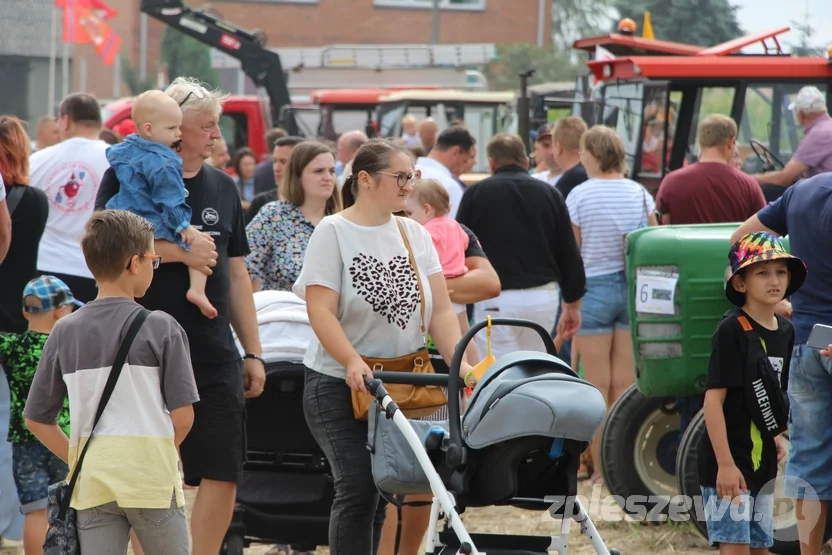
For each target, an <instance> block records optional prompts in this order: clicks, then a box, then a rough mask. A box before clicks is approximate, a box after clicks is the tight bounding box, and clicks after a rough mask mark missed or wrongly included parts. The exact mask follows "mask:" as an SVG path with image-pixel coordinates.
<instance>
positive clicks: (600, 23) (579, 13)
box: [552, 0, 617, 59]
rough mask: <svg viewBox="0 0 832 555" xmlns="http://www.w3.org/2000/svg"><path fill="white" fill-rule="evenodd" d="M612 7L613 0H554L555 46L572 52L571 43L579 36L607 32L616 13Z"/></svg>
mask: <svg viewBox="0 0 832 555" xmlns="http://www.w3.org/2000/svg"><path fill="white" fill-rule="evenodd" d="M612 7H613V0H556V1H555V2H554V4H553V6H552V41H553V42H554V44H555V47H556V48H558V49H560V50H561V51H563V52H569V53H570V54H572V44H573V43H574V42H575V41H576V40H578V39H579V38H582V37H591V36H595V35H600V34H604V33H607V32H608V30H609V27H610V24H611V22H612V21H613V20H614V19H615V17H616V15H617V14H616V13H615V10H613V9H612ZM573 59H574V57H573Z"/></svg>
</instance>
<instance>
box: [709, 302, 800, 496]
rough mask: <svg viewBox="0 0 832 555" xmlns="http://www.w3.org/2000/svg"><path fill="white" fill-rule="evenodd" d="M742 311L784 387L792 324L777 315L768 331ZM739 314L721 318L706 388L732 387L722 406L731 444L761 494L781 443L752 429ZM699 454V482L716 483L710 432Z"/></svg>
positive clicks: (772, 472)
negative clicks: (778, 444) (774, 322)
mask: <svg viewBox="0 0 832 555" xmlns="http://www.w3.org/2000/svg"><path fill="white" fill-rule="evenodd" d="M739 314H742V315H745V316H746V318H747V319H748V321H749V322H750V323H751V325H752V327H753V328H754V331H756V332H757V334H758V335H759V336H760V339H762V340H763V345H764V346H765V349H766V353H767V354H768V357H769V360H770V361H771V364H772V366H774V369H775V370H777V372H778V374H779V375H780V384H781V387H782V388H783V390H784V391H785V390H786V387H787V385H788V383H789V360H790V358H791V354H792V348H793V347H794V327H792V324H791V322H789V321H788V320H787V319H785V318H783V317H782V316H777V324H778V329H777V330H769V329H766V328H764V327H763V326H761V325H760V324H758V323H757V322H755V321H754V319H753V318H751V317H750V316H748V315H747V314H745V312H744V311H737V312H736V315H739ZM736 315H733V316H729V317H728V318H725V319H724V320H722V321H721V322H720V324H719V326H718V327H717V329H716V332H714V336H713V339H712V351H711V359H710V363H709V365H708V378H707V382H706V385H705V388H706V389H727V390H728V391H727V393H726V395H725V402H724V403H723V408H722V411H723V414H724V415H725V426H726V431H727V436H728V447H729V449H730V450H731V456H732V457H733V458H734V463H735V464H736V465H737V468H739V469H740V472H742V474H743V477H744V478H745V483H746V485H747V486H748V488H749V490H751V491H752V492H754V493H757V492H759V490H760V489H761V488H762V487H763V486H765V485H766V484H767V483H768V482H769V481H771V480H773V479H774V478H775V477H776V476H777V448H776V445H775V444H774V440H773V439H766V437H765V436H763V435H761V434H760V432H759V431H758V430H757V429H756V427H755V428H753V429H752V421H751V415H750V414H749V412H748V405H747V402H746V396H745V392H744V389H743V387H744V379H743V372H744V370H745V363H746V353H747V349H748V339H747V337H746V336H745V331H743V329H742V325H741V324H740V323H739V321H738V320H737V317H736ZM698 458H699V480H700V484H701V485H703V486H706V487H716V475H717V471H718V470H719V468H718V465H717V462H716V455H715V454H714V450H713V446H712V445H711V440H710V438H709V436H708V434H707V432H706V433H705V435H704V436H703V439H702V443H701V444H700V446H699V457H698ZM755 461H759V462H758V464H755Z"/></svg>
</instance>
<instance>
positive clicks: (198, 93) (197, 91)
mask: <svg viewBox="0 0 832 555" xmlns="http://www.w3.org/2000/svg"><path fill="white" fill-rule="evenodd" d="M191 95H193V96H194V97H195V98H198V99H199V100H202V99H203V98H205V89H203V88H202V87H194V88H192V89H191V92H189V93H188V96H186V97H185V98H183V99H182V102H180V103H179V107H180V108H181V107H182V106H183V105H184V104H185V103H186V102H187V101H188V99H189V98H191Z"/></svg>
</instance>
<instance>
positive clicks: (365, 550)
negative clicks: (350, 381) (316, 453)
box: [303, 368, 387, 555]
mask: <svg viewBox="0 0 832 555" xmlns="http://www.w3.org/2000/svg"><path fill="white" fill-rule="evenodd" d="M303 412H304V415H305V416H306V423H307V425H308V426H309V430H310V431H311V432H312V436H313V437H314V438H315V441H316V442H317V443H318V445H319V446H320V447H321V449H322V450H323V452H324V454H325V455H326V458H327V460H328V461H329V465H330V467H331V468H332V475H333V477H334V479H335V501H334V502H333V503H332V512H331V513H330V517H329V549H330V553H332V555H375V554H376V553H377V552H378V544H379V540H380V539H381V529H382V527H383V526H384V517H385V515H386V512H387V502H386V501H384V500H383V499H381V498H380V496H379V493H378V490H377V489H376V485H375V482H374V481H373V474H372V467H371V465H370V452H369V451H368V450H367V423H366V422H361V421H359V420H355V418H354V417H353V412H352V395H351V394H350V388H349V386H347V384H346V382H345V381H344V380H342V379H339V378H333V377H331V376H326V375H324V374H321V373H320V372H315V371H314V370H310V369H309V368H307V369H306V385H305V387H304V391H303Z"/></svg>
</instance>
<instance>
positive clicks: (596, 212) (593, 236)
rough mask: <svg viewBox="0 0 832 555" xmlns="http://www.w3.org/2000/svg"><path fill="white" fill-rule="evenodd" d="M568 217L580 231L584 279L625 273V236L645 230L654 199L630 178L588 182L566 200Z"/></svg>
mask: <svg viewBox="0 0 832 555" xmlns="http://www.w3.org/2000/svg"><path fill="white" fill-rule="evenodd" d="M566 206H567V208H569V218H570V219H571V220H572V223H573V224H574V225H575V226H577V227H579V228H580V229H581V257H582V258H583V261H584V271H585V272H586V277H588V278H590V277H594V276H603V275H608V274H614V273H616V272H621V271H623V270H624V236H625V235H626V234H628V233H630V232H631V231H634V230H636V229H639V228H641V227H646V226H647V223H648V217H649V215H650V214H653V213H654V212H655V210H656V203H655V201H654V200H653V197H652V196H651V195H650V193H648V192H647V190H646V189H645V188H644V187H642V186H641V185H640V184H639V183H636V182H635V181H631V180H629V179H590V180H588V181H585V182H584V183H582V184H581V185H578V186H577V187H575V188H574V189H573V190H572V192H571V193H570V194H569V197H568V198H567V199H566Z"/></svg>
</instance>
